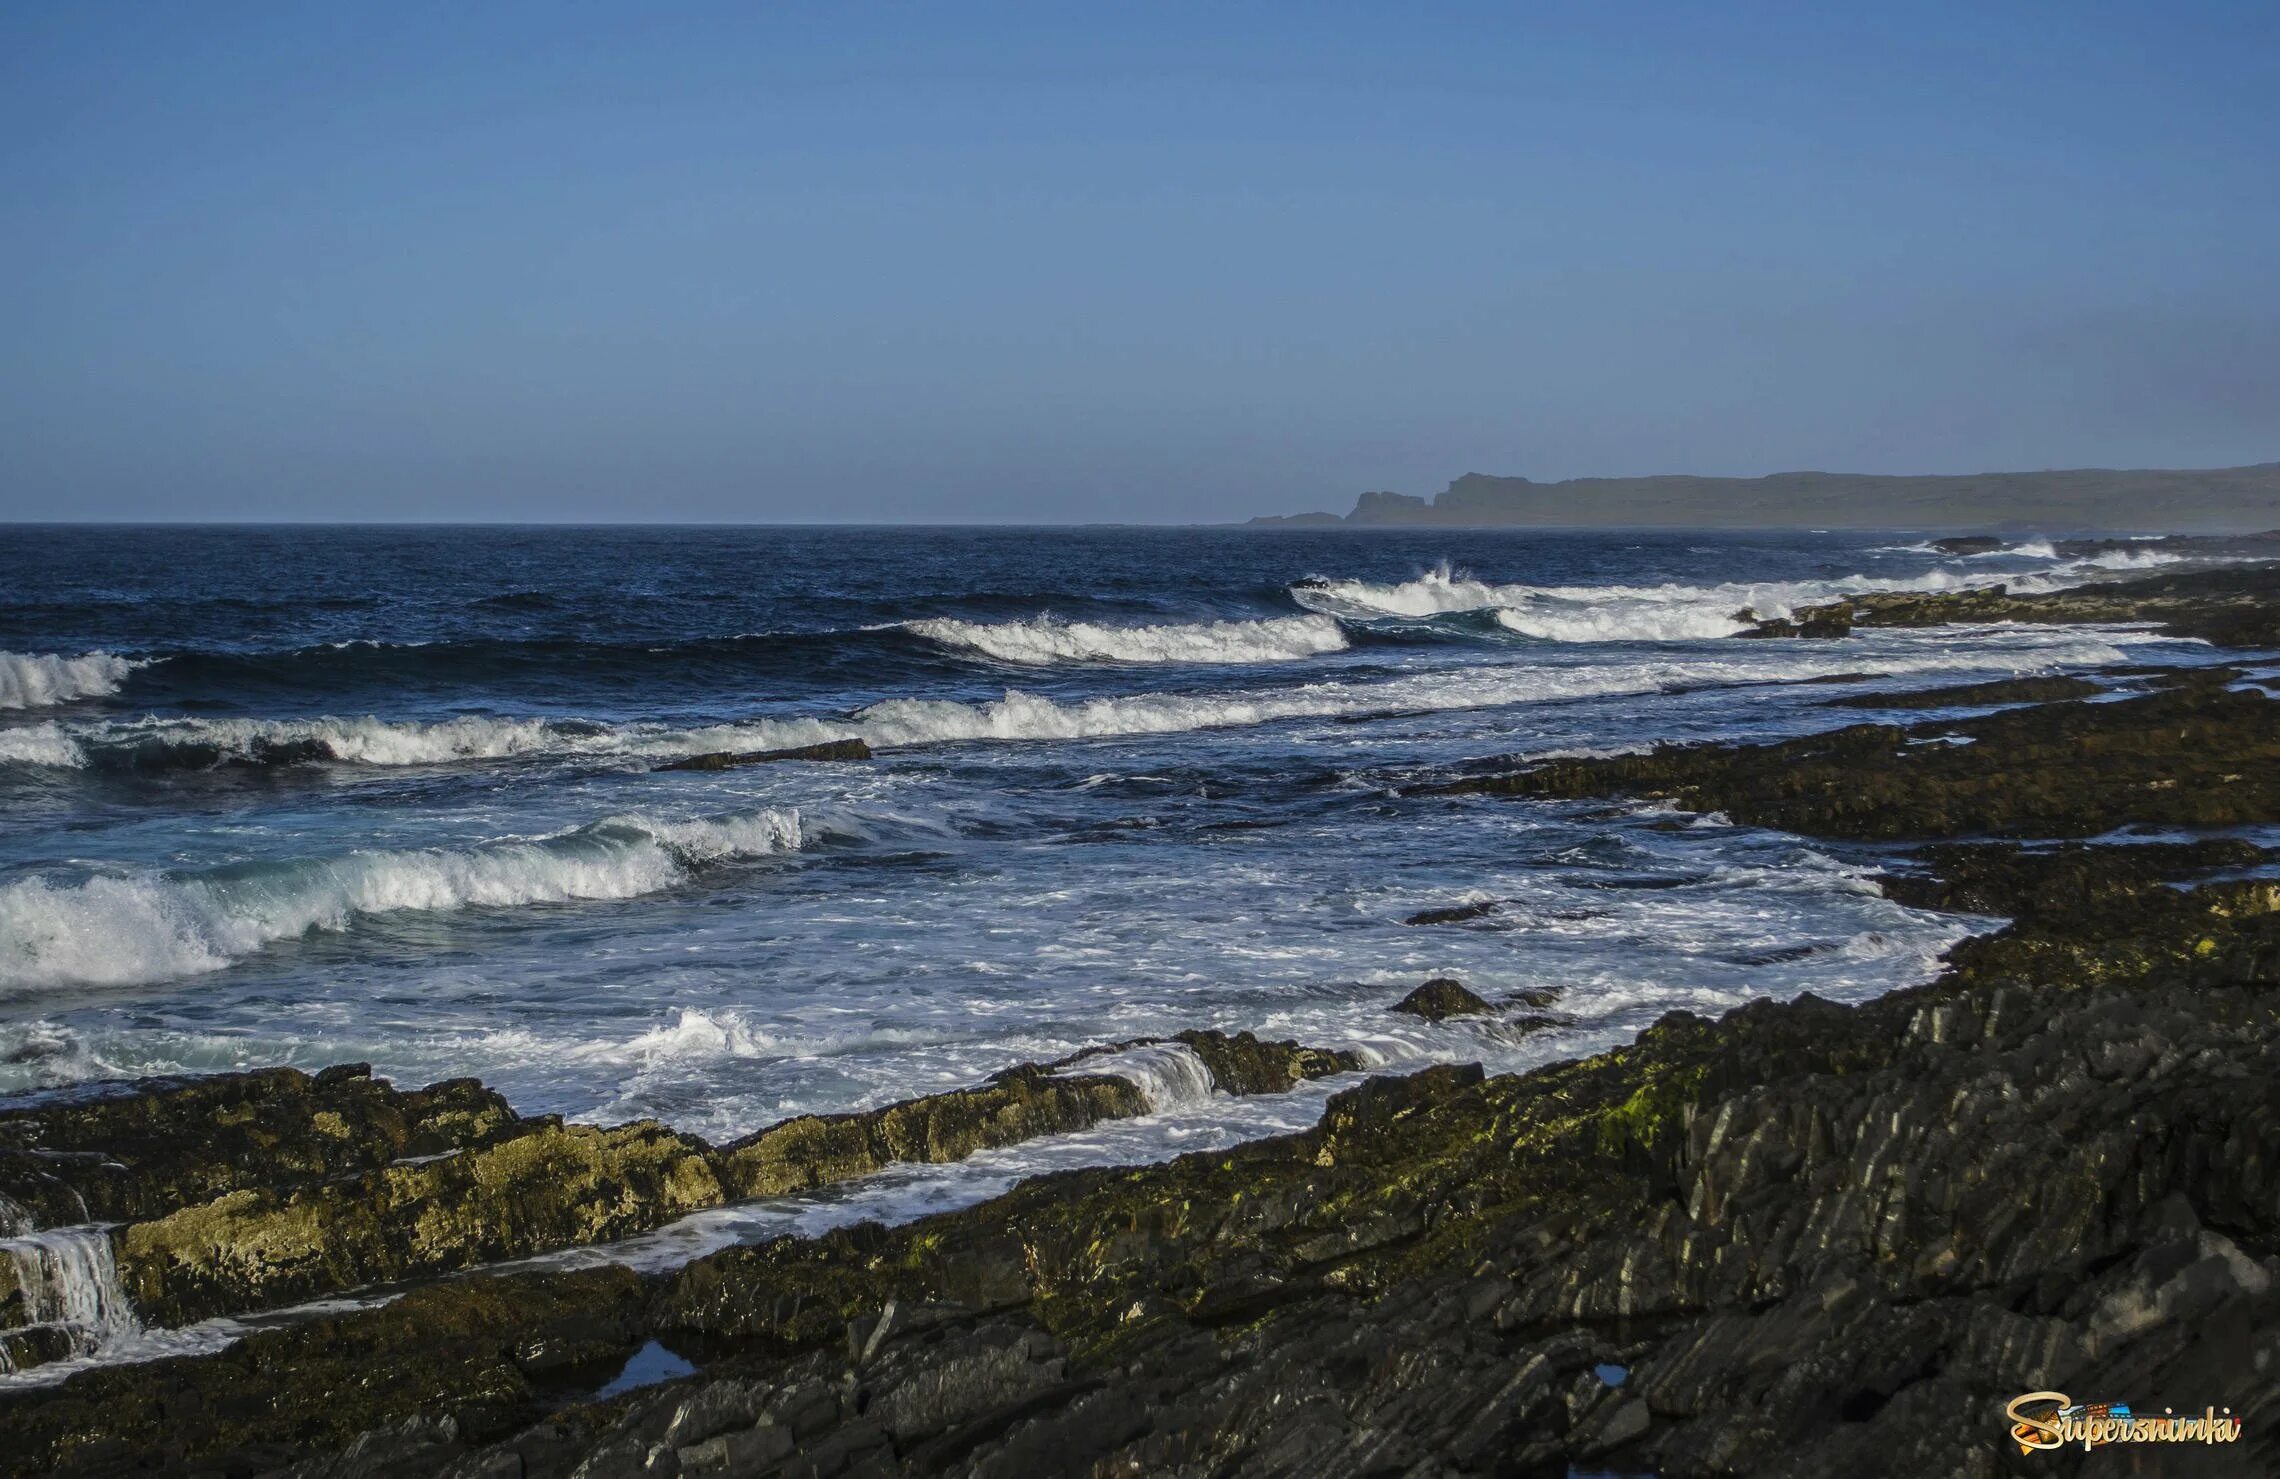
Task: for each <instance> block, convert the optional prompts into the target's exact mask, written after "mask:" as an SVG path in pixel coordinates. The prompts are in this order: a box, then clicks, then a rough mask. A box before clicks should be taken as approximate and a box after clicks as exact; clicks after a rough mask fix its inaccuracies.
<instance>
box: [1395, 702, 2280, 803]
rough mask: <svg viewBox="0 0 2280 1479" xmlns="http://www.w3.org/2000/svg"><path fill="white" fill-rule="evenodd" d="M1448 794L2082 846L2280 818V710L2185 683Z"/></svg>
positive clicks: (1586, 767)
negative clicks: (1649, 806)
mask: <svg viewBox="0 0 2280 1479" xmlns="http://www.w3.org/2000/svg"><path fill="white" fill-rule="evenodd" d="M1435 789H1436V790H1437V792H1438V793H1439V794H1444V795H1459V794H1480V795H1499V796H1536V797H1605V796H1622V795H1629V796H1648V797H1656V798H1661V799H1666V800H1669V801H1671V802H1673V803H1674V804H1676V805H1678V806H1680V807H1683V808H1685V809H1687V810H1689V811H1702V812H1710V811H1717V812H1723V813H1725V814H1726V815H1727V816H1729V817H1732V818H1733V819H1734V820H1735V821H1738V822H1748V823H1753V824H1756V825H1760V826H1769V827H1780V828H1783V829H1785V830H1788V831H1793V832H1804V833H1807V834H1810V835H1815V836H1823V837H1852V838H1936V837H1966V836H1972V835H1983V836H1992V837H2086V836H2090V835H2093V834H2096V833H2100V832H2106V831H2110V830H2112V829H2114V828H2116V827H2121V826H2125V825H2128V824H2131V823H2155V824H2165V825H2176V826H2190V827H2222V826H2236V825H2240V824H2244V823H2251V822H2258V821H2262V820H2264V819H2266V818H2269V817H2272V816H2275V815H2280V703H2276V702H2274V701H2273V700H2272V699H2269V698H2267V697H2265V696H2264V695H2263V694H2262V693H2260V692H2257V691H2254V690H2248V691H2235V690H2233V689H2230V688H2227V687H2225V686H2223V684H2222V683H2221V682H2216V681H2210V682H2188V683H2182V684H2180V685H2179V686H2177V687H2174V688H2171V689H2169V690H2166V691H2163V692H2158V693H2152V694H2147V695H2145V696H2143V697H2138V698H2131V699H2121V700H2117V701H2115V702H2112V703H2102V704H2079V703H2061V704H2042V705H2037V706H2034V707H2031V708H2021V709H2007V710H2003V711H2001V712H1998V713H1994V714H1988V715H1984V716H1981V717H1977V718H1968V719H1957V720H1953V721H1941V722H1935V723H1931V724H1926V725H1920V726H1917V727H1915V728H1912V729H1910V728H1902V727H1900V726H1896V725H1884V724H1863V725H1855V726H1853V727H1851V728H1848V729H1840V730H1836V731H1834V732H1832V733H1827V734H1815V735H1806V736H1804V737H1802V738H1798V739H1793V740H1783V741H1780V742H1778V743H1774V744H1762V745H1700V746H1686V745H1664V746H1660V747H1658V748H1656V749H1655V750H1653V751H1651V752H1649V753H1647V754H1644V755H1622V756H1614V757H1610V758H1605V759H1579V760H1557V761H1552V762H1549V763H1546V764H1543V765H1540V766H1536V767H1534V768H1533V769H1529V770H1522V771H1516V772H1511V773H1508V774H1504V775H1487V776H1474V777H1469V778H1467V779H1464V780H1459V781H1454V782H1450V783H1448V784H1446V785H1443V786H1440V787H1437V788H1435Z"/></svg>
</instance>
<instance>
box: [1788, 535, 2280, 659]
mask: <svg viewBox="0 0 2280 1479" xmlns="http://www.w3.org/2000/svg"><path fill="white" fill-rule="evenodd" d="M2263 552H2264V553H2270V551H2269V550H2265V551H2263ZM1839 620H1842V621H1845V622H1847V623H1849V624H1850V625H1854V626H1878V627H1923V626H1945V625H1948V624H1949V623H1953V622H1995V621H2027V622H2065V623H2076V622H2153V623H2156V624H2158V625H2159V626H2160V627H2161V629H2162V630H2163V631H2164V632H2166V633H2167V634H2169V635H2171V636H2177V637H2199V638H2201V639H2203V640H2205V641H2209V642H2213V643H2215V644H2217V645H2218V646H2220V647H2271V646H2276V645H2280V566H2274V565H2260V566H2253V567H2247V568H2238V567H2236V568H2228V569H2221V570H2199V571H2188V572H2184V573H2180V574H2175V575H2155V576H2149V577H2147V578H2144V579H2140V580H2117V581H2101V582H2097V583H2095V584H2091V585H2082V586H2071V587H2068V588H2067V589H2065V590H2058V591H2046V592H2038V593H2035V594H2013V593H2012V592H2011V591H2009V590H2008V589H2007V588H2005V587H2003V586H2000V585H1998V586H1991V587H1986V588H1983V589H1979V590H1969V591H1941V592H1923V591H1878V592H1871V593H1868V594H1864V595H1859V596H1853V597H1850V598H1848V599H1847V600H1845V601H1842V602H1838V603H1836V604H1834V605H1831V606H1817V607H1806V608H1805V609H1803V610H1801V611H1798V612H1796V613H1794V614H1793V616H1792V622H1793V623H1797V624H1803V623H1810V622H1816V621H1832V622H1833V621H1839ZM1766 625H1767V626H1773V625H1776V624H1775V623H1767V624H1766ZM1744 635H1752V634H1749V633H1745V634H1744ZM1757 635H1765V636H1777V635H1791V633H1787V632H1773V631H1763V630H1761V631H1760V632H1759V633H1757Z"/></svg>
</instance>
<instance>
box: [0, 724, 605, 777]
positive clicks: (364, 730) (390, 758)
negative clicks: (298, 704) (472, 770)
mask: <svg viewBox="0 0 2280 1479" xmlns="http://www.w3.org/2000/svg"><path fill="white" fill-rule="evenodd" d="M595 728H596V726H592V725H577V724H570V725H564V724H561V723H559V722H549V721H547V720H543V719H497V718H489V717H483V716H474V715H470V716H466V717H462V718H457V719H441V720H436V721H434V722H430V723H421V722H417V721H389V720H383V719H375V718H370V717H366V718H362V719H331V718H326V719H137V720H129V721H117V722H109V723H103V724H96V725H88V726H84V727H78V728H74V729H69V730H67V729H65V728H64V727H63V726H61V725H58V724H54V723H49V724H43V725H41V726H39V727H38V728H37V729H17V730H0V763H13V764H18V765H46V766H64V767H70V768H74V769H86V768H89V767H97V768H101V769H105V770H130V771H135V770H142V771H168V770H212V769H216V768H218V767H222V766H236V765H288V764H299V763H307V762H313V761H327V760H330V761H338V762H341V763H344V764H350V765H377V766H402V765H443V764H450V763H454V762H458V761H464V760H499V759H506V758H509V757H512V756H518V755H537V754H550V753H558V752H560V751H562V750H563V749H565V748H566V746H567V745H568V743H569V742H570V741H571V740H573V739H574V738H575V736H576V734H577V733H578V732H579V731H580V730H582V729H583V730H593V729H595Z"/></svg>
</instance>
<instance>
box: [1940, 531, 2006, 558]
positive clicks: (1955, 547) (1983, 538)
mask: <svg viewBox="0 0 2280 1479" xmlns="http://www.w3.org/2000/svg"><path fill="white" fill-rule="evenodd" d="M2003 547H2004V546H2003V541H2002V540H2000V539H1997V538H1996V537H1995V536H1994V535H1992V534H1957V535H1952V536H1950V537H1949V538H1946V539H1935V540H1933V541H1932V548H1933V549H1936V550H1938V551H1939V552H1940V553H1941V554H1943V555H1991V554H1993V553H1995V551H1997V550H1999V549H2002V548H2003Z"/></svg>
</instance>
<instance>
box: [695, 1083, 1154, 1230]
mask: <svg viewBox="0 0 2280 1479" xmlns="http://www.w3.org/2000/svg"><path fill="white" fill-rule="evenodd" d="M1146 1110H1147V1103H1146V1100H1145V1099H1144V1098H1143V1096H1142V1095H1141V1092H1140V1090H1139V1088H1138V1087H1137V1086H1136V1085H1134V1084H1133V1083H1132V1082H1131V1081H1130V1080H1127V1079H1123V1078H1117V1077H1115V1076H1113V1075H1106V1074H1101V1075H1076V1074H1068V1073H1061V1072H1056V1071H1055V1070H1054V1069H1052V1068H1049V1067H1040V1066H1038V1065H1036V1064H1023V1065H1022V1066H1020V1067H1018V1068H1009V1069H1007V1070H1006V1071H1005V1072H1003V1073H1000V1074H998V1075H997V1076H995V1077H994V1078H992V1079H991V1080H990V1081H989V1082H988V1083H986V1084H984V1085H982V1086H981V1087H979V1088H975V1089H957V1090H952V1091H951V1092H949V1093H945V1094H929V1095H927V1096H926V1097H924V1098H921V1099H913V1100H908V1101H906V1102H904V1103H901V1104H895V1105H890V1106H888V1107H887V1108H885V1109H878V1110H866V1111H863V1112H861V1113H855V1114H823V1115H802V1116H800V1117H799V1118H797V1119H791V1120H786V1121H784V1122H783V1123H781V1124H778V1125H772V1126H770V1127H769V1128H767V1129H765V1130H761V1131H759V1132H758V1133H756V1134H753V1135H748V1136H746V1137H745V1138H744V1139H742V1140H738V1141H734V1142H732V1143H730V1144H728V1145H726V1146H723V1147H722V1148H721V1151H720V1155H719V1171H720V1175H721V1177H722V1180H723V1182H724V1183H725V1185H726V1186H727V1188H728V1192H729V1195H731V1196H732V1197H736V1198H752V1197H763V1196H777V1195H781V1194H782V1193H784V1192H788V1191H801V1190H806V1189H808V1188H810V1187H816V1186H822V1185H826V1184H828V1183H831V1182H836V1181H848V1180H852V1179H853V1178H855V1177H858V1176H867V1175H869V1174H871V1173H872V1172H874V1171H877V1170H879V1169H881V1168H882V1167H885V1166H888V1165H892V1164H894V1163H895V1162H897V1161H905V1162H909V1161H920V1162H939V1161H955V1160H963V1159H964V1158H965V1157H967V1156H969V1155H972V1154H973V1153H974V1152H975V1151H977V1150H983V1149H988V1148H990V1147H993V1146H999V1145H1012V1144H1015V1143H1017V1142H1019V1141H1022V1140H1029V1139H1034V1138H1035V1137H1037V1136H1039V1135H1058V1134H1067V1133H1069V1132H1071V1131H1075V1130H1081V1129H1084V1128H1086V1127H1087V1126H1089V1125H1092V1124H1094V1123H1095V1122H1097V1121H1099V1120H1104V1119H1115V1118H1119V1117H1122V1116H1126V1115H1135V1114H1142V1113H1145V1112H1146Z"/></svg>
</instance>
